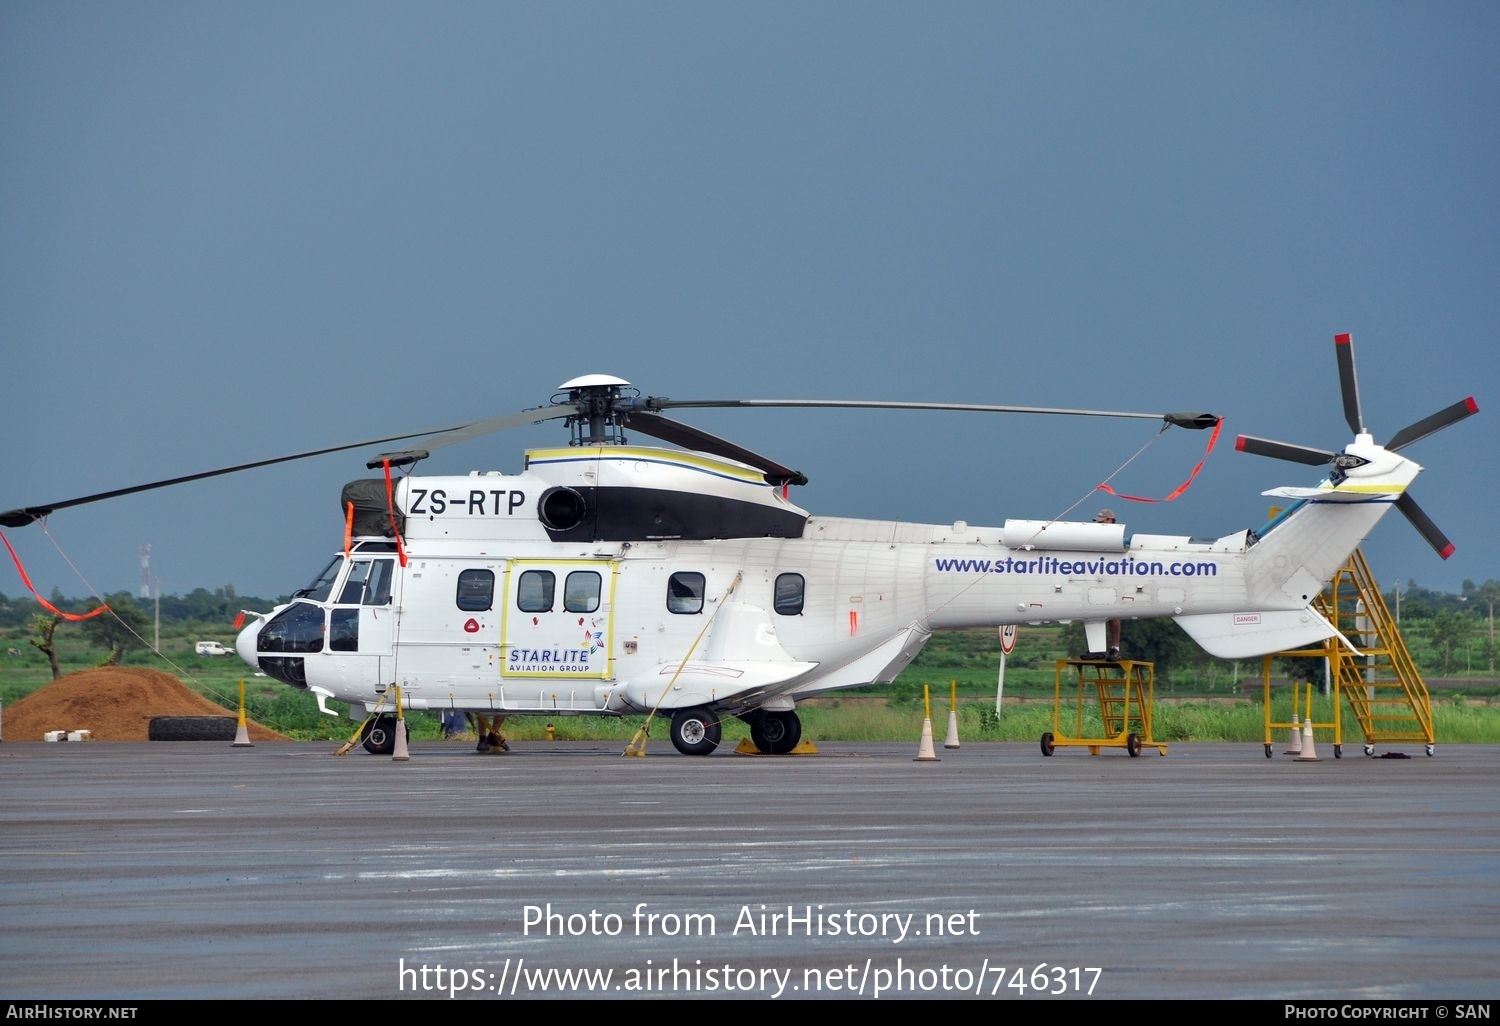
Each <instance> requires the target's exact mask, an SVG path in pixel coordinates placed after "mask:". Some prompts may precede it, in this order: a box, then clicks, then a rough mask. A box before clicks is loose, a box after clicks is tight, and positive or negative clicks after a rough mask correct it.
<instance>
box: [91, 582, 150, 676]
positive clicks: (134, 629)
mask: <svg viewBox="0 0 1500 1026" xmlns="http://www.w3.org/2000/svg"><path fill="white" fill-rule="evenodd" d="M104 601H105V603H106V604H107V605H108V606H109V612H107V613H101V614H100V615H99V616H96V617H94V618H93V619H92V620H85V621H84V623H83V633H84V635H85V636H86V637H87V638H88V639H89V640H90V641H92V642H93V643H94V644H96V645H98V646H100V647H101V648H106V649H108V650H109V655H108V656H106V657H105V659H104V662H103V663H101V664H100V665H101V666H118V665H119V664H120V659H121V658H122V657H123V656H124V655H125V650H126V649H127V648H132V647H134V646H136V645H138V644H139V645H143V644H145V641H144V640H143V636H144V634H145V632H146V630H147V629H148V628H147V621H146V614H145V613H143V612H141V609H140V607H139V606H137V605H136V604H135V602H134V600H132V599H131V597H130V593H129V592H125V591H121V592H116V593H115V594H113V595H107V596H105V599H104Z"/></svg>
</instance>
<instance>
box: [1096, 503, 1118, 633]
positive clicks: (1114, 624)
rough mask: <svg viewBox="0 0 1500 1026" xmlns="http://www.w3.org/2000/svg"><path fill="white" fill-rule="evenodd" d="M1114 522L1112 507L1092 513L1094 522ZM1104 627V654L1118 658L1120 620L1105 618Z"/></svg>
mask: <svg viewBox="0 0 1500 1026" xmlns="http://www.w3.org/2000/svg"><path fill="white" fill-rule="evenodd" d="M1114 522H1115V511H1114V510H1112V509H1101V510H1100V511H1099V512H1098V513H1095V514H1094V523H1096V524H1112V523H1114ZM1104 627H1105V631H1106V633H1107V634H1108V637H1109V652H1108V653H1107V654H1106V658H1108V659H1119V658H1120V621H1119V620H1106V621H1105V624H1104Z"/></svg>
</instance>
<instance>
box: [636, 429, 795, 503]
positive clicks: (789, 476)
mask: <svg viewBox="0 0 1500 1026" xmlns="http://www.w3.org/2000/svg"><path fill="white" fill-rule="evenodd" d="M620 426H621V427H625V428H630V429H633V430H635V431H639V432H641V434H643V435H651V436H652V437H653V438H660V439H661V440H662V441H665V442H671V443H672V444H673V445H680V446H682V447H683V448H685V449H696V450H698V451H699V452H708V453H713V454H714V455H715V456H723V457H725V458H726V459H731V460H737V461H738V462H740V463H746V464H749V465H750V466H752V467H755V468H756V469H757V470H763V471H765V474H766V479H767V480H768V481H769V482H770V483H771V484H778V485H779V484H794V485H805V484H807V475H806V474H803V473H801V472H800V471H796V470H792V469H791V468H789V467H783V466H782V465H781V464H780V463H776V462H774V461H773V460H768V459H766V458H765V457H764V456H761V455H760V454H759V453H754V452H751V451H750V450H749V449H744V448H741V447H740V446H738V445H735V444H734V443H733V442H727V441H725V440H724V439H722V438H719V437H717V436H715V435H711V434H709V433H708V432H707V431H700V430H698V429H697V428H695V427H688V426H687V425H686V424H681V423H678V422H677V421H675V420H668V419H667V418H666V417H661V416H658V415H657V414H654V413H641V412H635V413H625V414H622V415H621V416H620Z"/></svg>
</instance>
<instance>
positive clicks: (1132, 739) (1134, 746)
mask: <svg viewBox="0 0 1500 1026" xmlns="http://www.w3.org/2000/svg"><path fill="white" fill-rule="evenodd" d="M1125 750H1126V751H1127V752H1129V753H1130V757H1131V758H1132V759H1134V758H1136V757H1137V756H1139V755H1140V754H1141V735H1139V734H1131V735H1130V736H1129V737H1127V738H1126V739H1125Z"/></svg>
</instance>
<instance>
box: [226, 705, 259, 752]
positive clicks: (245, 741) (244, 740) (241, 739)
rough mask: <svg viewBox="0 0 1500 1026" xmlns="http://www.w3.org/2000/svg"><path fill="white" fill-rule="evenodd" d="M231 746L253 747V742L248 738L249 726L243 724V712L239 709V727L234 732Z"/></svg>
mask: <svg viewBox="0 0 1500 1026" xmlns="http://www.w3.org/2000/svg"><path fill="white" fill-rule="evenodd" d="M229 747H231V748H254V747H255V742H254V741H251V740H250V728H249V727H247V726H246V725H245V712H244V710H243V709H242V710H240V725H239V729H238V730H236V731H235V732H234V744H232V745H230V746H229Z"/></svg>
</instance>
